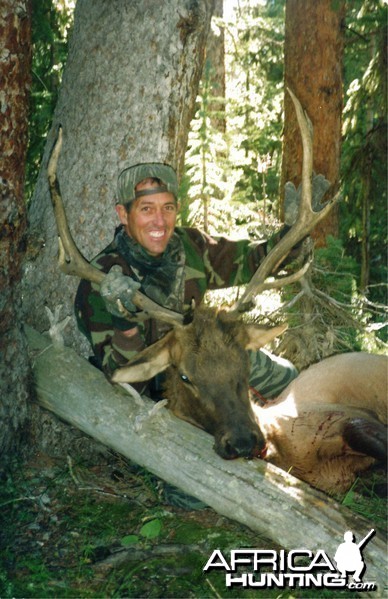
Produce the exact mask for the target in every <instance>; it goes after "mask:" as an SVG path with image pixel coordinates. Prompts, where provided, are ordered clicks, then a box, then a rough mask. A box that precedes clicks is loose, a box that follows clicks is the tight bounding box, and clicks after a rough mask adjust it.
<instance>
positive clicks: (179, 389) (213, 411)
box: [112, 307, 287, 459]
mask: <svg viewBox="0 0 388 599" xmlns="http://www.w3.org/2000/svg"><path fill="white" fill-rule="evenodd" d="M286 328H287V327H286V325H281V326H277V327H273V328H268V327H263V326H260V325H256V324H245V323H243V322H241V321H240V320H239V319H236V318H231V317H230V315H229V314H228V312H223V311H220V312H218V311H217V310H216V309H214V308H209V307H200V308H198V309H197V310H195V312H194V319H193V321H192V323H191V324H189V325H186V326H176V327H175V328H174V329H173V330H172V331H170V332H169V333H167V335H166V336H165V337H163V338H162V339H160V340H159V341H157V342H156V343H154V344H153V345H151V346H150V347H148V348H147V349H145V350H143V351H142V352H141V353H139V354H138V355H137V356H135V358H133V359H132V360H131V361H130V362H129V363H128V364H127V365H126V366H124V367H122V368H120V369H119V370H116V372H115V373H114V374H113V377H112V381H113V382H116V383H120V382H121V383H123V382H136V381H145V380H148V379H150V378H152V377H153V376H155V375H156V374H158V373H159V372H162V371H164V370H166V369H168V371H167V382H166V395H167V397H168V407H169V408H170V409H171V410H172V412H173V413H174V414H175V415H176V416H178V417H179V418H182V419H183V420H186V421H188V422H191V423H192V424H194V425H196V426H198V427H200V428H202V429H204V430H206V431H207V432H208V433H210V434H212V435H213V436H214V438H215V450H216V452H217V453H218V454H219V455H220V456H221V457H222V458H226V459H232V458H236V457H248V458H252V457H256V456H259V455H260V454H261V452H262V451H263V450H264V446H265V440H264V437H263V435H262V433H261V431H260V428H259V426H258V423H257V421H256V419H255V416H254V414H253V410H252V407H251V403H250V399H249V389H248V379H249V360H248V354H247V350H248V349H255V350H257V349H259V348H260V347H262V346H263V345H265V344H266V343H268V342H269V341H270V340H272V339H273V338H274V337H276V336H277V335H280V334H281V333H282V332H283V331H284V330H285V329H286Z"/></svg>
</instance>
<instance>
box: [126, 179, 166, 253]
mask: <svg viewBox="0 0 388 599" xmlns="http://www.w3.org/2000/svg"><path fill="white" fill-rule="evenodd" d="M151 187H152V185H149V184H142V183H140V184H139V185H138V186H137V189H147V188H151ZM116 210H117V214H118V215H119V218H120V221H121V222H122V224H123V225H124V228H125V230H126V232H127V234H128V235H129V236H130V237H132V239H134V240H135V241H137V242H138V243H140V245H142V246H143V248H144V249H145V250H146V251H147V252H148V253H149V254H150V256H160V255H161V254H163V252H164V250H165V249H166V247H167V244H168V242H169V241H170V238H171V236H172V234H173V232H174V227H175V222H176V216H177V206H176V202H175V199H174V196H173V194H172V193H169V192H162V193H155V194H152V195H148V196H147V195H146V196H141V197H140V198H137V199H135V200H134V201H133V202H132V203H131V206H130V209H129V212H127V210H126V208H125V207H124V206H122V205H120V204H119V205H117V206H116Z"/></svg>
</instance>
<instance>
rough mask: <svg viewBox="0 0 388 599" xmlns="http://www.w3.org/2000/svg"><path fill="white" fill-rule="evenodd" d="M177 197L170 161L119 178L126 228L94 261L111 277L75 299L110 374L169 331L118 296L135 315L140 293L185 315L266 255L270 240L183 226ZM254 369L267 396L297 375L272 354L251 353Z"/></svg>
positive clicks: (83, 286) (245, 276)
mask: <svg viewBox="0 0 388 599" xmlns="http://www.w3.org/2000/svg"><path fill="white" fill-rule="evenodd" d="M177 195H178V182H177V178H176V174H175V171H174V170H173V169H172V168H171V167H170V166H168V165H165V164H160V163H145V164H139V165H135V166H132V167H129V168H127V169H125V170H123V171H122V172H121V173H120V175H119V178H118V202H117V205H116V212H117V214H118V217H119V219H120V222H121V225H120V226H119V227H118V229H116V232H115V236H114V239H113V241H112V243H111V244H110V245H109V246H108V247H107V248H105V249H104V250H103V251H102V252H101V253H100V254H99V255H98V256H97V257H96V258H94V260H93V261H92V264H93V265H94V266H96V267H97V268H99V269H101V270H102V271H104V272H106V273H109V274H107V276H106V277H105V279H104V281H103V283H102V284H101V286H100V287H98V286H97V285H95V284H92V283H90V282H88V281H85V280H82V281H81V283H80V285H79V288H78V291H77V296H76V300H75V310H76V316H77V321H78V326H79V328H80V330H81V331H82V332H83V333H84V334H85V335H86V337H87V338H88V340H89V342H90V343H91V346H92V348H93V351H94V356H95V359H94V361H95V364H96V365H97V366H98V367H99V368H101V369H102V370H103V372H104V373H105V375H106V376H107V377H108V378H110V377H111V376H112V374H113V372H114V370H115V369H117V368H118V367H120V366H122V365H123V364H125V363H126V362H127V361H128V360H129V359H130V358H131V357H133V356H134V355H135V354H136V353H137V352H139V351H141V350H142V349H143V348H144V347H146V346H148V345H150V344H151V343H153V342H154V341H156V340H157V339H158V338H160V337H161V336H162V334H164V332H165V331H166V325H165V324H163V323H159V322H157V321H155V320H148V321H145V322H143V323H140V324H139V323H137V322H136V321H134V320H132V319H131V318H130V317H125V318H124V317H123V316H122V314H121V313H120V311H119V310H118V307H117V299H120V300H121V303H122V304H123V306H124V307H125V308H126V309H127V310H128V311H129V312H132V313H135V312H136V307H135V306H134V305H133V303H132V301H131V298H132V296H133V293H134V291H136V290H140V291H141V292H142V293H144V294H145V295H147V296H148V297H149V298H151V299H152V300H154V301H156V302H157V303H158V304H160V305H162V306H164V307H166V308H170V309H171V310H174V311H176V312H181V313H183V312H184V310H185V309H186V308H188V306H189V305H190V303H191V301H192V300H193V299H194V300H195V303H196V305H198V304H199V303H200V302H201V301H202V299H203V297H204V294H205V292H206V291H207V290H208V289H220V288H225V287H230V286H233V285H241V284H245V283H248V282H249V280H250V278H251V276H252V275H253V273H254V272H255V271H256V269H257V267H258V266H259V264H260V262H261V260H262V259H263V257H264V256H265V255H266V246H267V244H266V243H265V242H263V241H259V242H252V241H250V240H239V241H232V240H229V239H227V238H225V237H217V238H211V237H209V236H208V235H206V234H204V233H203V232H201V231H199V230H197V229H193V228H186V227H176V217H177V211H178V204H177ZM251 372H252V376H251V380H250V383H251V385H252V386H254V387H255V388H256V389H257V391H258V392H259V393H260V394H262V395H263V396H264V397H276V395H278V394H279V393H280V391H281V390H282V389H283V388H284V387H285V386H286V385H287V384H288V383H289V382H290V381H291V380H292V379H293V378H294V377H295V376H296V375H297V371H296V369H295V368H294V366H293V365H292V364H291V363H289V362H287V361H286V360H282V359H281V358H277V357H275V356H272V355H271V354H269V353H268V352H265V351H259V352H251ZM143 388H144V386H143ZM142 390H143V389H142ZM148 391H149V392H151V393H152V389H151V390H150V389H148ZM158 392H159V389H156V393H158Z"/></svg>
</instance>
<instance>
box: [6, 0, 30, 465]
mask: <svg viewBox="0 0 388 599" xmlns="http://www.w3.org/2000/svg"><path fill="white" fill-rule="evenodd" d="M30 70H31V6H30V2H29V0H25V1H23V0H4V1H3V2H2V5H1V9H0V81H1V88H0V106H1V110H0V113H1V119H0V148H1V149H0V155H1V166H0V169H1V171H0V224H1V233H0V454H2V458H1V460H2V466H4V465H5V464H6V463H7V461H8V459H9V458H11V456H12V455H13V454H14V453H15V452H17V451H18V452H20V449H21V447H22V445H23V442H24V441H25V439H24V438H23V431H24V426H25V423H26V419H27V395H28V377H29V364H28V355H27V345H26V340H25V337H24V333H23V330H22V326H21V299H20V298H21V290H20V278H21V267H22V259H23V257H24V254H25V246H26V239H25V232H26V208H25V203H24V197H23V191H24V173H25V159H26V150H27V129H28V99H29V90H30Z"/></svg>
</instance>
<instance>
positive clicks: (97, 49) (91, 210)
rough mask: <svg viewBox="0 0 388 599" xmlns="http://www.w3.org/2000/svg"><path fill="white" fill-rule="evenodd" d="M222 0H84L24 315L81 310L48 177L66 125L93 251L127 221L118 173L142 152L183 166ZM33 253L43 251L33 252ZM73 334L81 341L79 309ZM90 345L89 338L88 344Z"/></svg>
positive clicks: (70, 166)
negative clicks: (120, 207) (121, 218)
mask: <svg viewBox="0 0 388 599" xmlns="http://www.w3.org/2000/svg"><path fill="white" fill-rule="evenodd" d="M212 5H213V0H195V1H194V2H193V1H192V0H171V1H169V2H160V3H155V1H154V0H140V1H138V2H128V1H127V0H117V1H115V2H106V1H105V0H78V2H77V5H76V10H75V16H74V30H73V35H72V39H71V41H70V47H69V55H68V60H67V64H66V67H65V71H64V75H63V81H62V87H61V90H60V94H59V99H58V104H57V107H56V110H55V115H54V119H53V127H52V130H51V132H50V133H49V135H48V141H47V145H46V149H45V155H44V158H43V162H42V168H41V172H40V174H39V178H38V182H37V186H36V190H35V193H34V196H33V198H32V203H31V209H30V214H29V217H30V231H29V232H30V249H31V252H30V256H31V260H30V263H29V264H28V267H27V269H26V275H25V277H24V287H25V298H26V299H25V304H24V308H25V315H26V320H27V321H28V322H29V323H32V324H34V325H35V326H36V327H37V328H39V329H40V330H43V329H45V328H47V324H48V323H47V322H46V319H45V316H44V313H43V306H44V305H45V304H47V305H48V306H49V307H50V309H51V310H52V311H53V310H54V308H55V307H56V306H59V305H61V304H62V305H63V306H64V307H63V309H62V314H61V316H62V317H63V318H64V317H65V316H66V315H69V314H72V313H73V306H72V304H73V298H74V295H75V290H76V286H77V284H78V280H77V279H70V278H69V277H66V276H65V275H63V274H62V273H60V272H59V270H58V267H57V235H56V228H55V224H54V220H53V215H52V208H51V204H50V200H49V192H48V185H47V177H46V167H47V160H48V155H49V153H50V150H51V147H52V145H53V141H54V138H55V135H56V131H57V127H58V125H59V124H61V125H62V127H63V131H64V144H63V149H62V153H61V156H60V160H59V165H58V178H59V182H60V185H61V190H62V196H63V199H64V203H65V208H66V211H67V214H68V218H69V224H70V229H71V231H72V233H73V235H74V237H75V239H76V242H77V243H78V244H79V247H80V249H81V251H82V252H83V253H84V255H85V256H86V258H88V259H90V258H92V257H93V256H94V255H95V254H97V253H98V251H100V250H101V249H102V248H103V247H104V246H105V245H107V244H108V243H109V242H110V241H111V239H112V237H113V232H114V228H115V226H116V225H117V224H118V222H117V220H116V215H115V211H114V203H115V195H116V181H117V176H118V174H119V172H120V171H121V170H122V169H123V168H124V167H126V166H129V165H131V164H136V163H138V162H142V161H161V162H167V163H170V164H172V165H173V166H175V167H176V168H177V169H178V172H180V170H181V168H182V164H183V159H184V152H185V149H186V142H187V134H188V127H189V122H190V119H191V117H192V112H193V108H194V102H195V98H196V93H197V86H198V80H199V77H200V74H201V69H202V62H203V54H204V48H205V45H206V38H207V34H208V29H209V25H210V19H211V14H212ZM33 254H34V259H33V258H32V255H33ZM66 342H67V343H68V344H73V345H74V346H75V347H78V349H79V350H80V349H81V347H82V343H81V340H80V335H79V334H78V332H77V330H76V326H75V321H74V319H73V320H72V322H71V324H70V325H69V327H68V329H67V338H66ZM83 347H84V349H85V351H86V344H85V345H83Z"/></svg>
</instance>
